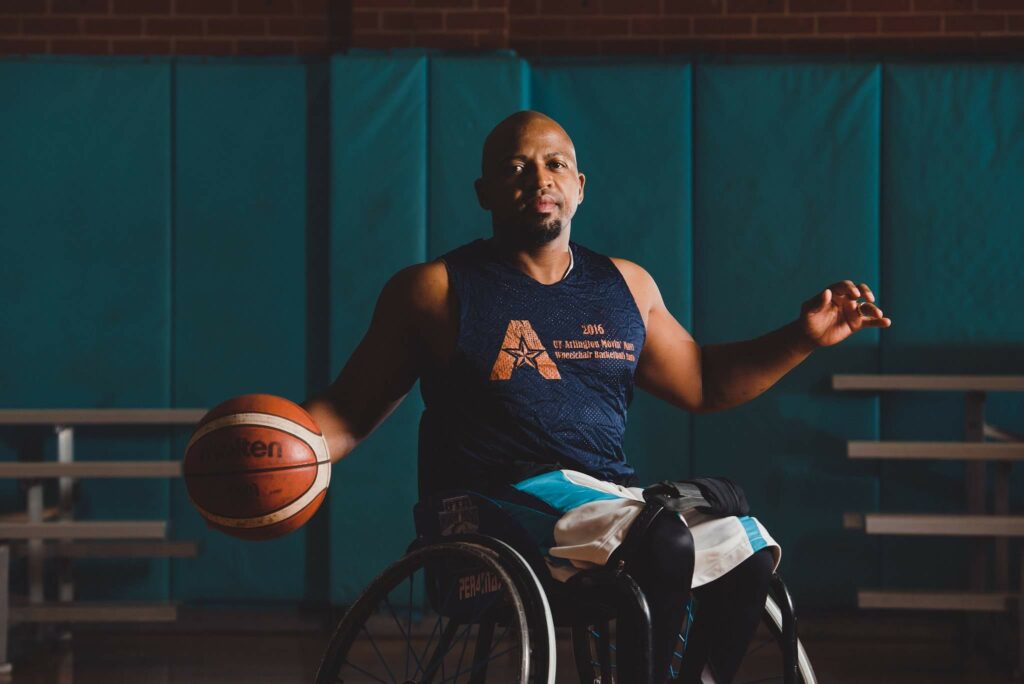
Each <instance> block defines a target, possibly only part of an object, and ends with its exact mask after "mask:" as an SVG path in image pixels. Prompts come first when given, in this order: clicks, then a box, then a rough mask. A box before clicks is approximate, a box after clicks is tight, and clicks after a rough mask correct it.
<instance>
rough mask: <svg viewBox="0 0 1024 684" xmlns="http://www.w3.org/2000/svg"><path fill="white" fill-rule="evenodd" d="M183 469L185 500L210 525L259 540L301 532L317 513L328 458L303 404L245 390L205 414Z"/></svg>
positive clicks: (326, 478)
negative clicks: (185, 489)
mask: <svg viewBox="0 0 1024 684" xmlns="http://www.w3.org/2000/svg"><path fill="white" fill-rule="evenodd" d="M183 471H184V475H185V486H186V488H187V489H188V495H189V498H190V499H191V500H192V503H193V504H194V505H195V507H196V508H197V509H198V510H199V513H200V514H201V515H202V516H203V518H205V519H206V521H207V523H209V525H210V526H211V527H214V528H216V529H219V530H221V531H223V532H226V533H227V534H229V535H232V536H234V537H239V538H241V539H250V540H264V539H273V538H275V537H280V536H282V535H284V534H287V533H289V532H291V531H292V530H295V529H298V528H299V527H301V526H302V525H303V524H305V523H306V521H307V520H309V519H310V518H311V517H312V516H313V514H314V513H316V511H317V509H318V508H319V507H320V504H321V503H322V502H323V500H324V496H326V494H327V485H328V484H329V483H330V480H331V461H330V458H329V455H328V451H327V441H326V440H325V439H324V436H323V433H322V432H321V431H320V428H319V427H317V425H316V423H315V422H314V421H313V418H312V416H310V415H309V413H307V412H306V411H305V410H304V409H303V408H302V407H301V406H299V405H298V404H295V403H293V402H291V401H289V400H287V399H284V398H282V397H277V396H273V395H270V394H245V395H242V396H239V397H234V398H232V399H229V400H227V401H225V402H224V403H222V404H220V405H218V406H216V407H214V408H213V409H211V410H210V411H209V412H207V414H206V415H205V416H203V418H202V420H200V421H199V424H198V425H197V426H196V430H195V432H194V433H193V434H192V438H191V439H190V440H189V443H188V446H187V447H186V449H185V462H184V466H183Z"/></svg>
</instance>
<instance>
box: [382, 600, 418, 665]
mask: <svg viewBox="0 0 1024 684" xmlns="http://www.w3.org/2000/svg"><path fill="white" fill-rule="evenodd" d="M384 605H386V606H387V607H388V612H390V613H391V618H392V619H393V620H394V621H395V626H396V627H398V631H399V633H400V634H401V635H402V638H403V639H404V640H405V670H404V673H405V676H408V675H409V654H410V653H412V656H413V658H416V652H415V651H414V650H413V647H412V638H411V637H410V636H409V634H408V632H406V631H405V630H404V629H402V623H401V622H399V621H398V616H397V615H395V610H394V608H392V607H391V601H390V600H388V597H387V596H385V597H384ZM416 669H417V670H419V669H420V661H419V658H416Z"/></svg>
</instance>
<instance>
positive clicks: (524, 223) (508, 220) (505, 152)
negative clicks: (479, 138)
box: [475, 110, 586, 248]
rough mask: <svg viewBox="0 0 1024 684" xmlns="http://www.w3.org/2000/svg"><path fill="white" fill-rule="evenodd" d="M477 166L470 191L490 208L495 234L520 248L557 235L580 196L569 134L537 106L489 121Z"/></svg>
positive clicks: (580, 185)
mask: <svg viewBox="0 0 1024 684" xmlns="http://www.w3.org/2000/svg"><path fill="white" fill-rule="evenodd" d="M480 170H481V177H480V178H478V179H477V181H476V183H475V187H476V195H477V198H478V199H479V201H480V206H481V207H483V208H484V209H485V210H487V211H489V212H491V223H492V225H493V226H494V233H495V235H496V236H499V237H501V238H503V239H505V240H507V241H508V242H509V243H510V244H514V245H517V246H519V247H521V248H531V247H539V246H540V245H543V244H546V243H548V242H551V241H552V240H554V239H555V238H557V237H558V236H559V235H560V234H561V233H562V231H563V230H567V229H568V228H569V223H570V221H571V220H572V217H573V215H574V214H575V213H576V207H577V206H578V205H579V204H580V203H581V202H582V201H583V184H584V182H585V181H586V178H585V177H584V176H583V174H582V173H580V172H579V170H578V169H577V168H576V149H575V148H574V147H573V144H572V140H570V139H569V136H568V135H567V134H566V132H565V131H564V130H563V129H562V127H561V126H559V125H558V123H557V122H556V121H555V120H554V119H552V118H550V117H548V116H545V115H544V114H541V113H540V112H534V111H529V110H527V111H521V112H516V113H515V114H513V115H511V116H509V117H508V118H506V119H504V120H503V121H501V123H499V124H498V125H497V126H495V127H494V130H492V131H491V132H490V134H488V136H487V139H486V140H485V141H484V150H483V157H482V161H481V169H480Z"/></svg>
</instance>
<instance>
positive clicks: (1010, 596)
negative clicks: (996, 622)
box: [832, 375, 1024, 673]
mask: <svg viewBox="0 0 1024 684" xmlns="http://www.w3.org/2000/svg"><path fill="white" fill-rule="evenodd" d="M832 387H833V389H836V390H843V391H869V392H890V391H900V392H908V391H909V392H929V391H930V392H963V393H964V421H965V423H964V426H965V432H964V441H963V442H909V441H850V442H848V443H847V455H848V457H849V458H855V459H887V460H904V461H908V460H910V461H914V460H916V461H920V460H957V461H964V462H965V477H964V479H965V489H966V504H967V505H966V509H967V510H966V512H965V513H963V514H923V513H914V514H893V513H846V514H845V515H844V516H843V526H844V527H846V528H848V529H860V530H863V531H864V532H865V533H866V534H877V535H914V536H941V537H954V536H956V537H972V538H974V539H975V541H974V542H973V543H972V546H971V551H970V554H971V556H970V579H969V583H970V586H969V591H943V592H935V591H930V592H923V591H882V590H866V589H861V590H859V591H858V592H857V604H858V606H859V607H861V608H877V609H910V610H952V611H964V612H968V613H1006V612H1011V611H1013V610H1014V609H1016V612H1017V616H1018V619H1017V622H1018V636H1017V638H1018V648H1017V651H1018V663H1017V668H1018V673H1024V556H1022V565H1021V568H1022V570H1021V572H1022V577H1021V583H1020V585H1019V586H1018V588H1017V590H1016V591H1011V589H1010V562H1009V540H1010V539H1011V538H1018V539H1019V538H1024V514H1018V515H1013V514H1011V512H1010V474H1011V471H1012V468H1013V462H1014V461H1022V460H1024V437H1021V436H1020V435H1015V434H1013V433H1010V432H1007V431H1005V430H1001V429H999V428H997V427H995V426H993V425H990V424H988V423H987V422H985V397H986V394H987V393H988V392H1024V375H835V376H833V379H832ZM986 440H993V441H986ZM989 462H991V463H992V464H993V466H994V473H993V474H994V478H993V490H992V497H991V502H989V501H987V498H988V497H987V494H986V476H987V473H986V470H987V465H988V463H989ZM989 503H991V510H990V509H989ZM993 541H994V547H995V548H994V551H995V553H994V560H995V562H994V567H993V570H994V573H993V577H994V586H989V583H988V582H987V576H988V572H987V568H988V560H989V552H990V551H991V550H992V546H991V544H993Z"/></svg>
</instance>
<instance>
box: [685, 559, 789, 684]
mask: <svg viewBox="0 0 1024 684" xmlns="http://www.w3.org/2000/svg"><path fill="white" fill-rule="evenodd" d="M774 567H775V561H774V558H773V557H772V553H771V550H770V549H768V548H764V549H761V550H760V551H758V552H757V553H755V554H754V555H752V556H751V557H750V558H747V559H746V560H745V561H743V562H742V563H740V564H739V565H737V566H736V567H735V568H733V569H732V570H730V571H729V572H727V573H726V574H725V575H722V576H721V577H719V578H718V579H716V580H714V581H713V582H709V583H708V584H705V585H704V586H701V587H697V588H696V589H694V590H693V593H694V595H695V596H696V598H697V610H696V615H695V617H694V622H693V629H692V630H691V631H690V637H689V643H688V644H687V648H686V655H685V657H684V658H683V666H682V674H681V676H680V681H682V682H684V683H685V684H697V683H699V682H700V681H701V673H702V672H703V670H704V666H705V664H706V665H708V667H709V669H710V671H711V674H712V675H713V676H714V678H715V682H716V684H729V683H730V682H731V681H732V680H733V677H735V676H736V672H737V671H738V670H739V667H740V663H741V662H742V661H743V656H744V654H745V653H746V651H747V646H748V645H749V644H750V640H751V638H753V636H754V632H755V631H756V630H757V624H758V622H759V621H760V619H761V613H762V611H763V610H764V602H765V597H767V595H768V584H769V581H770V580H771V576H772V569H773V568H774Z"/></svg>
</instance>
